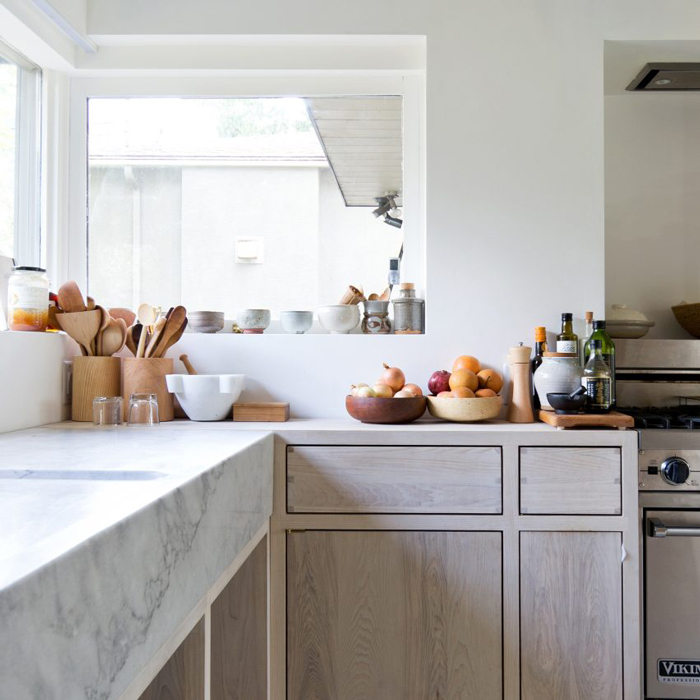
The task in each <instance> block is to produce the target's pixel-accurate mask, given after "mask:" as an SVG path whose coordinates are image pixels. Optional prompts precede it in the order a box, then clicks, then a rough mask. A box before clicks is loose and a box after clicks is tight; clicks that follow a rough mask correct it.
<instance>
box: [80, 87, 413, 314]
mask: <svg viewBox="0 0 700 700" xmlns="http://www.w3.org/2000/svg"><path fill="white" fill-rule="evenodd" d="M338 99H342V98H338ZM88 134H89V136H88V153H89V176H88V177H89V182H88V189H89V228H88V249H89V256H88V278H89V280H88V284H89V290H90V294H91V296H93V297H94V298H95V299H98V300H99V303H100V304H102V305H103V306H126V307H130V308H135V307H137V306H138V304H140V303H141V302H143V301H147V302H149V303H151V304H154V305H160V306H162V307H166V308H167V307H168V306H172V305H173V304H176V303H182V304H184V305H185V306H186V307H187V308H188V309H190V310H214V311H224V312H225V313H226V316H227V317H228V318H233V317H234V316H235V313H236V310H238V309H241V308H261V307H262V308H269V309H271V310H272V312H273V315H274V316H276V315H278V313H279V311H281V310H283V309H315V308H317V307H318V306H320V305H323V304H334V303H338V301H339V300H340V298H341V296H342V294H343V291H344V289H345V288H346V287H347V285H348V284H354V285H356V286H357V285H361V286H363V287H364V290H365V292H366V293H368V294H369V293H371V292H377V293H381V292H382V291H383V290H384V288H385V287H386V279H387V271H388V266H389V258H391V257H396V256H398V254H399V251H400V249H401V245H402V240H403V236H402V232H401V230H400V229H397V228H393V227H391V226H387V225H386V224H385V223H384V221H383V220H382V219H377V218H375V217H374V216H373V215H372V208H368V207H347V206H345V203H344V201H343V197H342V194H341V192H340V190H339V188H338V185H337V183H336V180H335V178H334V175H333V172H332V170H331V168H330V167H329V163H328V160H327V158H326V156H325V153H324V150H323V147H322V146H321V143H320V141H319V138H318V136H317V135H316V131H315V130H314V128H313V125H312V123H311V120H310V119H309V116H308V113H307V107H306V103H305V101H304V100H303V99H296V98H294V99H292V98H254V99H243V98H224V99H218V98H217V99H194V98H140V97H139V98H91V99H90V101H89V108H88ZM378 194H379V195H380V196H381V195H382V194H384V192H380V193H378Z"/></svg>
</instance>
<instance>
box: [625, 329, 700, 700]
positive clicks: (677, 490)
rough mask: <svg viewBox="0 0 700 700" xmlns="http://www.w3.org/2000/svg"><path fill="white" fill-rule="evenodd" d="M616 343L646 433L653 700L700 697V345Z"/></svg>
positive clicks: (648, 683)
mask: <svg viewBox="0 0 700 700" xmlns="http://www.w3.org/2000/svg"><path fill="white" fill-rule="evenodd" d="M616 345H617V348H616V349H617V370H616V379H617V398H618V407H619V410H622V411H623V412H626V413H629V414H630V415H632V416H634V419H635V427H636V428H637V429H638V431H639V465H638V466H639V509H640V510H639V515H640V519H639V520H640V527H641V528H642V538H641V542H642V547H643V551H642V559H643V578H642V585H643V592H642V600H643V605H644V609H643V611H642V612H643V622H644V636H643V639H644V651H643V666H644V697H645V698H646V699H647V700H674V699H676V698H684V699H686V700H700V341H698V340H628V341H618V342H617V343H616Z"/></svg>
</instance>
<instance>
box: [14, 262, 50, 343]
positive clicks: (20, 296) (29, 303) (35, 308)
mask: <svg viewBox="0 0 700 700" xmlns="http://www.w3.org/2000/svg"><path fill="white" fill-rule="evenodd" d="M7 311H8V314H7V316H8V318H7V322H8V325H9V328H10V330H11V331H45V330H46V326H47V325H48V322H49V278H48V277H47V276H46V270H45V269H44V268H43V267H15V268H14V269H13V270H12V275H11V276H10V280H9V282H8V285H7Z"/></svg>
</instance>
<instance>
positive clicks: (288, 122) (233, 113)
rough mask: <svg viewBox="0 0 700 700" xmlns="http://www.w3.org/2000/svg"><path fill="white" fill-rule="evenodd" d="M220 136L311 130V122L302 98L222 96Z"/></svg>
mask: <svg viewBox="0 0 700 700" xmlns="http://www.w3.org/2000/svg"><path fill="white" fill-rule="evenodd" d="M218 105H219V114H220V119H219V127H218V130H219V136H223V137H229V138H235V137H236V136H261V135H271V134H290V133H299V132H306V131H310V130H311V122H310V121H309V117H308V115H307V113H306V109H305V106H304V103H303V101H302V100H299V99H285V98H279V99H269V98H268V99H263V98H251V99H237V100H219V101H218Z"/></svg>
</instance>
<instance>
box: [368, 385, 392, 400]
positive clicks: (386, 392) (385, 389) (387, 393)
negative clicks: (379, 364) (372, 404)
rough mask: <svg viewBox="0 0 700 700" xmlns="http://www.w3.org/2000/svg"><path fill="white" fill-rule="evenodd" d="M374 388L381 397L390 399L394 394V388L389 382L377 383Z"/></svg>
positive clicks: (378, 396)
mask: <svg viewBox="0 0 700 700" xmlns="http://www.w3.org/2000/svg"><path fill="white" fill-rule="evenodd" d="M372 390H373V391H374V393H375V394H376V395H377V398H379V399H390V398H391V397H392V396H393V395H394V390H393V389H392V388H391V387H390V386H389V385H388V384H375V385H374V386H373V387H372Z"/></svg>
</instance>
